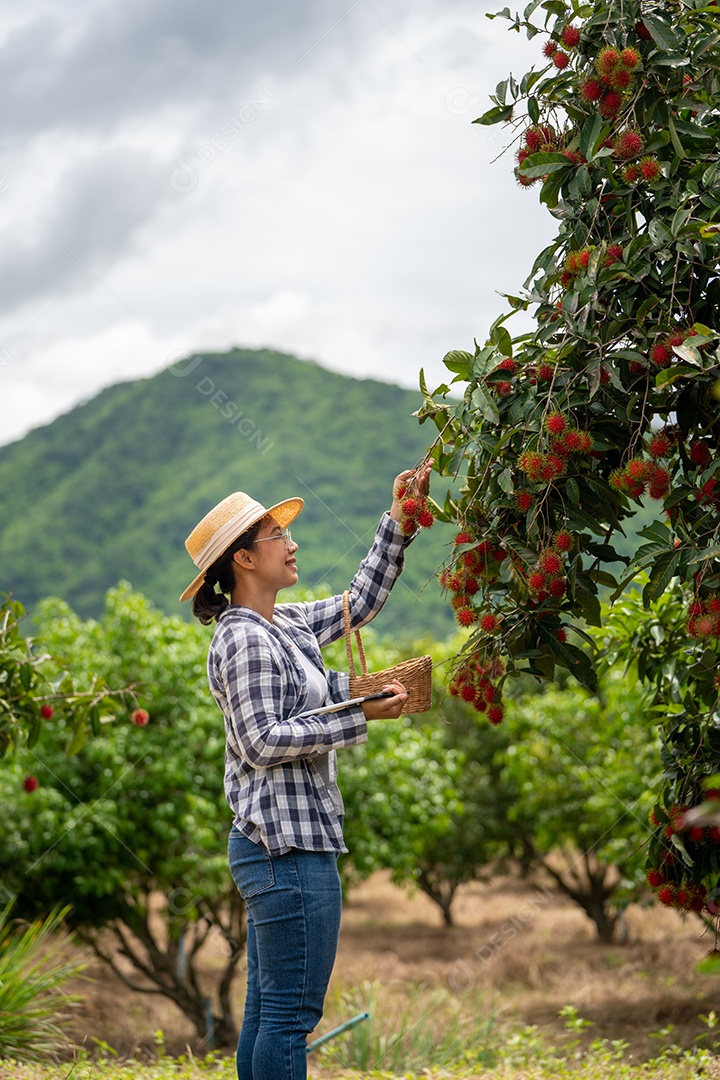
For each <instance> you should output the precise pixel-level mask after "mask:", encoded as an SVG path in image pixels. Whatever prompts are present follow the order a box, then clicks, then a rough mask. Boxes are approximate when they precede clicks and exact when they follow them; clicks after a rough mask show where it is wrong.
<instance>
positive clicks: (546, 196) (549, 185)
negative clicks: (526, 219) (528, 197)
mask: <svg viewBox="0 0 720 1080" xmlns="http://www.w3.org/2000/svg"><path fill="white" fill-rule="evenodd" d="M565 179H566V174H565V173H564V172H562V171H560V170H558V172H555V173H552V174H551V175H550V176H548V178H547V180H546V181H545V183H544V184H543V186H542V190H541V192H540V202H541V203H542V204H543V205H544V206H547V207H549V209H551V210H552V209H553V208H554V207H556V206H557V204H558V202H559V201H560V191H561V188H562V186H563V184H564V183H565Z"/></svg>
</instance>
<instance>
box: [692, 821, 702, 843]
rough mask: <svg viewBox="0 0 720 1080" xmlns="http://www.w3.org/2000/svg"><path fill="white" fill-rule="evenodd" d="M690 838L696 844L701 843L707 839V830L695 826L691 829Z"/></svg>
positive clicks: (700, 826)
mask: <svg viewBox="0 0 720 1080" xmlns="http://www.w3.org/2000/svg"><path fill="white" fill-rule="evenodd" d="M689 836H690V839H691V840H694V841H695V843H696V844H697V843H700V841H701V840H704V839H705V830H704V829H703V827H702V825H693V826H692V827H691V829H690V832H689Z"/></svg>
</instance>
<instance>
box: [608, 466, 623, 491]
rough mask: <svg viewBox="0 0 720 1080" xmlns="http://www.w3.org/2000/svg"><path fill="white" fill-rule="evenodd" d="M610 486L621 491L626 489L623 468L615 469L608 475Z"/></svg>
mask: <svg viewBox="0 0 720 1080" xmlns="http://www.w3.org/2000/svg"><path fill="white" fill-rule="evenodd" d="M608 486H609V487H610V488H612V490H613V491H617V492H619V493H620V492H624V491H625V472H624V470H623V469H613V471H612V472H611V473H610V475H609V477H608Z"/></svg>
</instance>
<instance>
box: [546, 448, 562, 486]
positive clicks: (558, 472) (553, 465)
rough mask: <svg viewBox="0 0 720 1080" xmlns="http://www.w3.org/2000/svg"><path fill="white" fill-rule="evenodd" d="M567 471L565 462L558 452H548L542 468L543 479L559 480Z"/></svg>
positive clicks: (547, 480)
mask: <svg viewBox="0 0 720 1080" xmlns="http://www.w3.org/2000/svg"><path fill="white" fill-rule="evenodd" d="M564 472H565V462H564V461H563V459H562V458H561V457H560V456H559V455H558V454H548V455H547V457H546V458H545V464H544V465H543V470H542V479H543V480H544V481H545V482H546V483H550V482H551V481H552V480H557V478H558V476H562V474H563V473H564Z"/></svg>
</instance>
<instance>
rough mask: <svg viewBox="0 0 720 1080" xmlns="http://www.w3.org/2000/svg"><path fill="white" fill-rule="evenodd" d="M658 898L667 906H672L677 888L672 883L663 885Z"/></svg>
mask: <svg viewBox="0 0 720 1080" xmlns="http://www.w3.org/2000/svg"><path fill="white" fill-rule="evenodd" d="M657 898H658V900H659V901H660V903H661V904H664V905H665V907H672V906H673V905H674V903H675V890H674V889H673V888H672V887H671V886H670V885H663V887H662V888H661V889H659V890H658V894H657Z"/></svg>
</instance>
